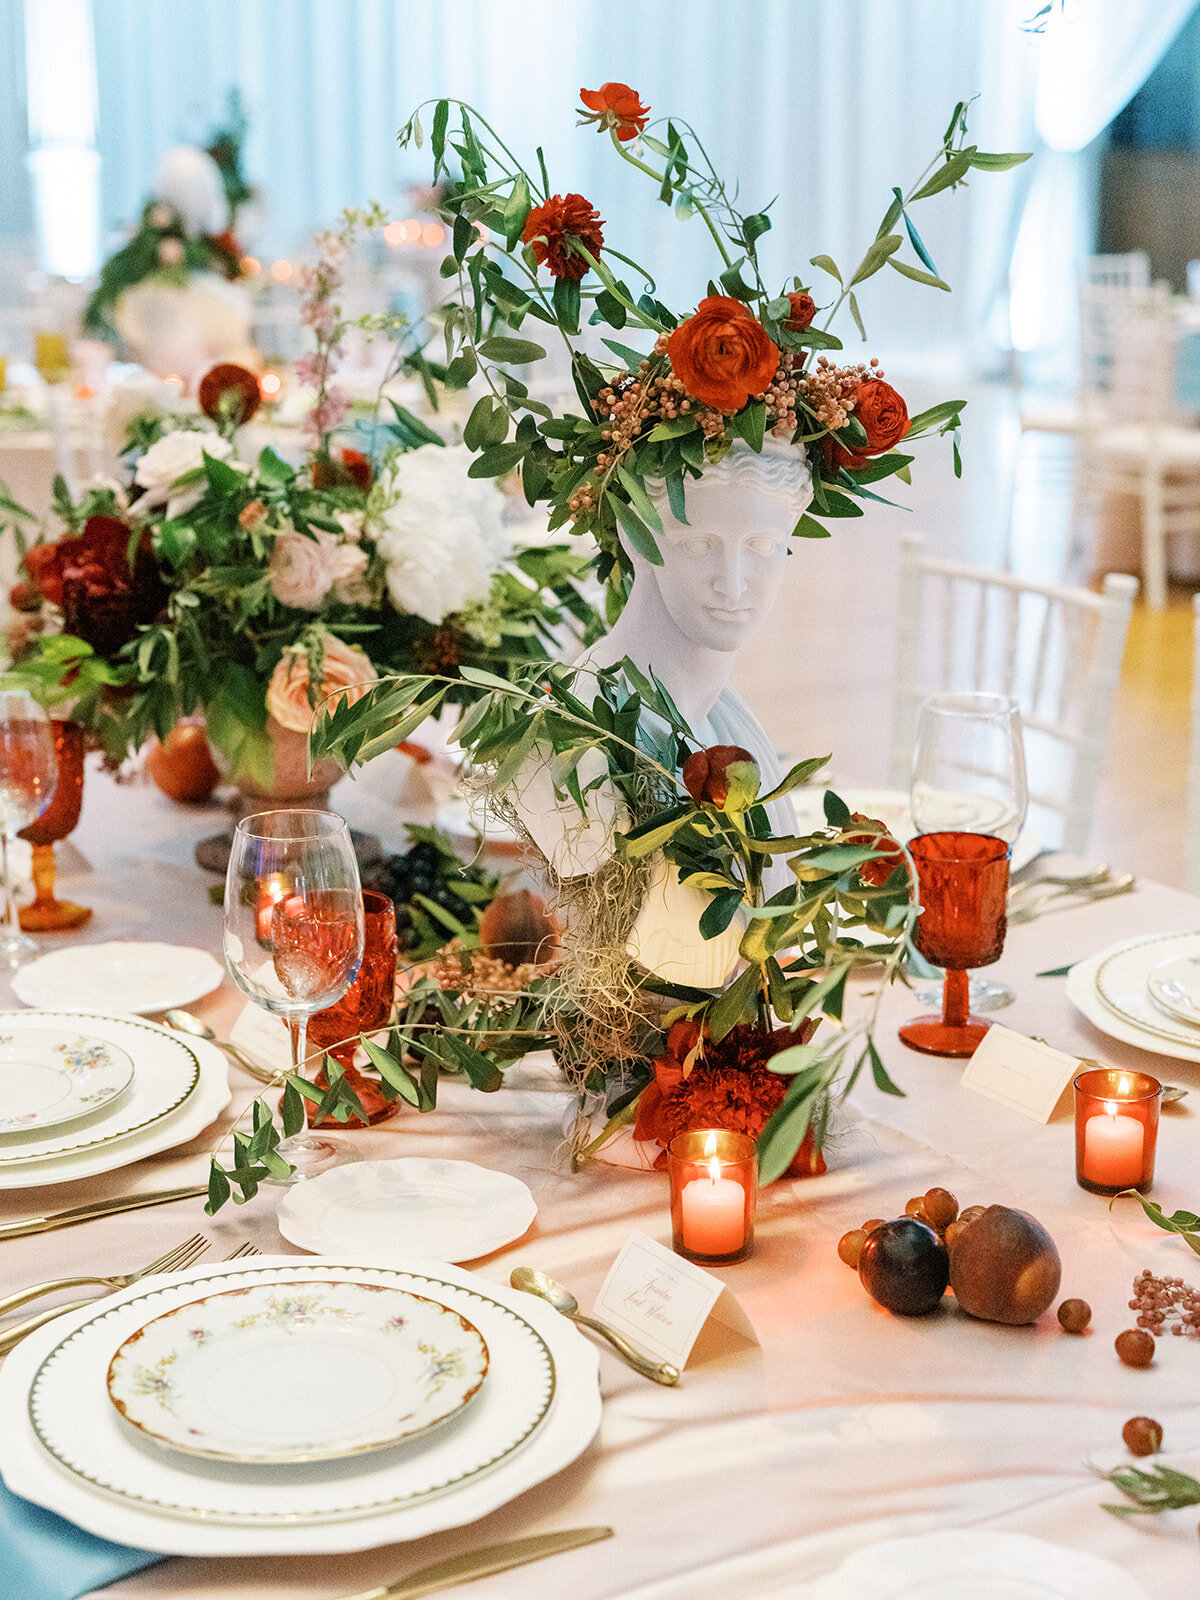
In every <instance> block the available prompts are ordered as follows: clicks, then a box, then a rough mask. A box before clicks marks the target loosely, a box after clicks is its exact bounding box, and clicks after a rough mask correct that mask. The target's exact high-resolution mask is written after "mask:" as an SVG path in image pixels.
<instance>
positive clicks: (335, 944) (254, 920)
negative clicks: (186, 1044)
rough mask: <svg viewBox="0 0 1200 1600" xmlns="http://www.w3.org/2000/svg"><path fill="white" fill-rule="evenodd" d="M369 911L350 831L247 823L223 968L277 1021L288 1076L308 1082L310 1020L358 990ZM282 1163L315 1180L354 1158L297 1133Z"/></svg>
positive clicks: (321, 816)
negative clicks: (287, 1043)
mask: <svg viewBox="0 0 1200 1600" xmlns="http://www.w3.org/2000/svg"><path fill="white" fill-rule="evenodd" d="M362 955H363V901H362V889H361V887H360V884H359V879H358V863H357V861H356V860H355V856H354V846H353V844H352V843H351V840H350V831H349V829H348V828H347V827H346V824H345V823H344V822H343V821H342V819H341V817H337V816H334V815H333V813H332V812H329V811H301V810H294V811H263V812H259V813H258V814H257V815H255V816H250V817H243V818H242V820H241V821H240V822H239V823H238V825H237V831H236V832H235V834H234V837H233V848H232V850H231V852H230V856H229V869H228V872H227V874H226V878H225V964H226V966H227V967H228V968H229V971H230V973H231V974H232V975H233V980H234V982H235V983H236V984H237V986H238V988H239V989H241V990H242V991H243V993H244V994H247V995H249V997H250V999H251V1000H253V1001H254V1002H255V1003H256V1004H257V1005H260V1006H264V1007H265V1008H266V1009H267V1010H268V1011H272V1012H274V1013H275V1014H276V1015H277V1016H281V1017H282V1018H283V1019H284V1020H285V1021H286V1023H287V1025H288V1031H289V1033H290V1035H291V1043H292V1070H293V1071H294V1072H303V1070H304V1063H305V1059H306V1055H307V1049H306V1045H307V1028H308V1019H309V1017H311V1016H312V1014H313V1013H314V1012H316V1011H320V1010H322V1009H323V1008H324V1007H326V1006H329V1005H332V1004H333V1002H334V1001H335V1000H340V999H341V997H342V995H344V994H345V992H346V990H347V989H348V988H349V987H350V985H351V984H352V983H353V982H354V980H355V978H356V977H357V975H358V969H359V965H360V963H361V962H362ZM279 1153H280V1155H281V1156H283V1158H284V1160H285V1161H287V1162H288V1163H289V1164H290V1165H291V1166H292V1167H293V1168H295V1172H296V1176H298V1177H311V1176H313V1175H314V1174H316V1173H318V1172H323V1171H324V1170H325V1169H326V1168H327V1167H331V1166H335V1165H336V1164H337V1163H338V1162H340V1161H353V1160H355V1159H356V1157H355V1156H354V1153H353V1152H352V1151H350V1150H348V1149H347V1148H346V1147H345V1146H344V1145H342V1144H340V1143H339V1142H338V1141H337V1140H334V1139H330V1138H329V1137H328V1136H327V1135H325V1134H316V1133H311V1132H309V1133H297V1134H293V1135H292V1136H291V1137H290V1138H288V1139H284V1140H283V1142H282V1143H281V1144H280V1146H279Z"/></svg>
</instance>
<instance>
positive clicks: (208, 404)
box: [196, 361, 262, 428]
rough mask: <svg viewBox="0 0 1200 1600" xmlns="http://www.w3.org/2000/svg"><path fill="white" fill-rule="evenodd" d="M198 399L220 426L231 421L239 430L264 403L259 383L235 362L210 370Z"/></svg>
mask: <svg viewBox="0 0 1200 1600" xmlns="http://www.w3.org/2000/svg"><path fill="white" fill-rule="evenodd" d="M196 398H197V399H198V400H199V402H200V409H201V411H203V413H204V415H205V416H206V417H209V418H211V419H212V421H213V422H216V423H221V422H226V421H231V422H232V423H233V425H234V427H236V428H240V427H241V425H242V423H243V422H249V420H250V418H251V417H252V416H253V415H254V413H255V412H256V411H257V410H258V408H259V406H260V405H261V403H262V394H261V392H260V391H259V387H258V379H257V378H256V377H255V376H254V374H253V373H252V372H249V371H247V369H246V368H245V367H239V366H238V365H237V364H236V362H233V361H221V362H218V364H217V365H216V366H215V367H210V368H209V369H208V371H207V372H206V373H205V374H204V376H203V377H202V378H201V379H200V388H199V389H198V390H197V393H196Z"/></svg>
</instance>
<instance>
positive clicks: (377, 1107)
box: [304, 1051, 404, 1133]
mask: <svg viewBox="0 0 1200 1600" xmlns="http://www.w3.org/2000/svg"><path fill="white" fill-rule="evenodd" d="M330 1053H331V1054H332V1055H334V1056H335V1057H336V1059H337V1060H338V1063H339V1065H340V1066H341V1068H342V1071H343V1074H344V1077H345V1082H346V1085H347V1087H348V1088H350V1089H353V1090H354V1092H355V1094H356V1095H357V1096H358V1103H359V1105H361V1106H362V1108H363V1110H364V1111H365V1112H366V1114H367V1120H366V1122H364V1121H363V1120H362V1118H361V1117H352V1118H351V1120H350V1121H349V1122H335V1121H334V1120H333V1118H332V1117H329V1118H327V1119H326V1120H325V1121H324V1122H316V1121H314V1120H313V1119H314V1117H315V1115H316V1110H317V1108H316V1106H314V1105H313V1104H312V1102H311V1101H309V1100H306V1101H305V1102H304V1114H305V1116H306V1117H307V1118H308V1125H309V1127H310V1128H325V1127H329V1128H339V1129H341V1131H342V1132H343V1133H349V1132H350V1131H351V1130H352V1129H354V1128H367V1127H374V1126H375V1125H376V1123H379V1122H387V1121H388V1120H389V1119H390V1118H391V1117H394V1116H395V1115H396V1113H397V1112H398V1111H399V1110H400V1108H401V1106H403V1104H404V1101H403V1100H401V1098H400V1096H399V1095H397V1096H396V1097H395V1099H393V1100H388V1099H386V1098H385V1097H384V1093H383V1090H382V1089H381V1087H380V1085H379V1082H378V1080H377V1079H373V1078H368V1077H366V1076H365V1075H364V1074H363V1073H361V1072H360V1071H359V1070H358V1068H357V1067H356V1066H355V1065H354V1062H353V1059H351V1060H349V1061H348V1060H346V1058H345V1056H344V1055H339V1054H338V1052H336V1051H331V1052H330ZM313 1082H314V1083H315V1084H316V1086H317V1088H318V1089H328V1087H329V1079H328V1078H327V1077H326V1076H325V1068H324V1067H322V1068H321V1069H320V1071H319V1072H318V1073H317V1074H316V1076H315V1077H314V1079H313Z"/></svg>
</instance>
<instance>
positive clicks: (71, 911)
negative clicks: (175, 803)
mask: <svg viewBox="0 0 1200 1600" xmlns="http://www.w3.org/2000/svg"><path fill="white" fill-rule="evenodd" d="M50 726H51V729H52V730H53V733H54V754H55V757H56V759H57V762H58V782H57V783H56V784H55V786H54V798H53V800H51V802H50V804H49V805H48V806H47V807H46V809H45V811H43V812H42V814H41V816H40V817H37V818H35V819H34V821H33V822H31V823H30V824H29V826H28V827H27V828H22V829H21V831H20V833H19V834H18V835H17V837H18V838H19V839H27V840H28V841H29V843H30V844H31V845H32V846H33V888H34V897H33V899H32V900H31V901H30V903H29V904H28V905H27V906H22V907H21V909H20V912H19V913H18V921H19V922H20V924H21V926H22V928H24V930H25V932H26V933H59V932H61V931H62V930H63V929H65V928H79V927H82V925H83V924H84V923H85V922H86V921H87V920H88V918H89V917H90V916H91V914H92V908H91V907H90V906H77V905H76V904H75V903H74V901H72V900H56V899H55V897H54V846H55V845H56V844H57V843H58V841H59V840H60V839H65V838H66V837H67V835H68V834H69V833H73V832H74V830H75V828H76V826H77V825H78V823H79V808H80V806H81V805H82V803H83V729H82V728H81V727H80V726H79V724H78V723H77V722H61V721H58V720H57V719H55V720H54V721H52V722H51V724H50Z"/></svg>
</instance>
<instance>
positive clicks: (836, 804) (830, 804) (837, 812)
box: [824, 789, 850, 828]
mask: <svg viewBox="0 0 1200 1600" xmlns="http://www.w3.org/2000/svg"><path fill="white" fill-rule="evenodd" d="M824 809H825V821H826V822H827V823H828V824H829V826H830V827H831V828H848V827H849V826H850V807H849V806H848V805H847V804H846V802H845V801H844V800H843V799H842V797H841V795H839V794H834V792H833V790H832V789H826V791H825V800H824Z"/></svg>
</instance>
